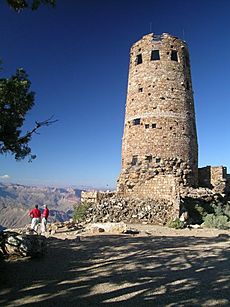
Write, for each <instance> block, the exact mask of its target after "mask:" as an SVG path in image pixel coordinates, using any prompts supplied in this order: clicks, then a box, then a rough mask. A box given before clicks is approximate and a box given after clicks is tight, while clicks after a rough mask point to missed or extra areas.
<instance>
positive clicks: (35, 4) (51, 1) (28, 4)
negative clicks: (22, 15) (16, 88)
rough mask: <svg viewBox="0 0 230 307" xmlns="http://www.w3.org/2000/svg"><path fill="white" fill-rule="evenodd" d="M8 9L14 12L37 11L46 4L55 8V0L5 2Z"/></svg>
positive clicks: (13, 0)
mask: <svg viewBox="0 0 230 307" xmlns="http://www.w3.org/2000/svg"><path fill="white" fill-rule="evenodd" d="M6 1H7V3H8V4H9V6H10V7H12V8H13V9H14V10H15V11H16V12H20V11H21V10H23V9H26V8H29V9H31V10H37V9H38V8H39V6H40V5H41V4H48V5H51V6H52V7H54V6H55V4H56V0H6Z"/></svg>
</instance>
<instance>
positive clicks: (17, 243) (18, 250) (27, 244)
mask: <svg viewBox="0 0 230 307" xmlns="http://www.w3.org/2000/svg"><path fill="white" fill-rule="evenodd" d="M0 237H1V249H2V252H3V253H4V254H6V255H18V256H22V257H39V256H42V255H43V254H44V253H45V252H46V238H45V237H44V236H40V235H27V234H19V233H17V232H8V231H6V232H3V233H1V235H0Z"/></svg>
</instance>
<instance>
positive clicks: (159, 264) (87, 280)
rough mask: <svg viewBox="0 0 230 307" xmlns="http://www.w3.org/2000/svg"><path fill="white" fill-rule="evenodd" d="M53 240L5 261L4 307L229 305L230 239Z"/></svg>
mask: <svg viewBox="0 0 230 307" xmlns="http://www.w3.org/2000/svg"><path fill="white" fill-rule="evenodd" d="M81 240H82V241H80V242H78V241H76V240H59V239H54V238H53V239H51V238H50V239H49V248H48V254H47V255H46V256H45V257H43V258H41V259H36V260H20V261H13V262H5V263H1V279H2V280H1V291H0V305H2V306H63V305H64V306H82V305H88V306H92V305H97V306H99V305H117V306H229V305H230V295H229V293H230V292H229V273H230V263H229V254H230V252H229V250H228V249H227V246H228V243H229V242H228V241H229V237H228V236H226V237H225V236H222V237H215V238H213V237H212V238H207V237H205V238H203V237H178V236H177V237H153V236H149V237H140V236H137V237H136V236H121V235H120V236H115V235H113V236H112V235H110V236H108V235H100V236H91V237H83V238H82V239H81Z"/></svg>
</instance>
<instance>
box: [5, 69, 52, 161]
mask: <svg viewBox="0 0 230 307" xmlns="http://www.w3.org/2000/svg"><path fill="white" fill-rule="evenodd" d="M30 84H31V83H30V80H29V79H28V76H27V74H26V72H25V71H24V70H23V69H18V70H17V71H16V74H15V75H13V76H11V77H10V78H9V79H7V78H2V79H0V154H3V153H12V154H13V155H14V156H15V159H16V160H21V159H24V158H25V157H26V156H29V157H30V160H32V159H34V158H35V157H36V156H35V155H32V154H31V149H30V147H29V145H28V143H29V141H30V140H31V137H32V135H33V134H34V133H37V130H38V129H39V128H40V127H42V126H48V125H50V124H52V123H53V122H55V121H54V120H53V121H52V118H50V119H48V120H45V121H43V122H36V123H35V127H34V128H33V129H32V130H30V131H28V132H27V133H25V134H24V135H21V132H22V131H21V128H22V126H23V123H24V120H25V115H26V114H27V112H28V111H29V110H30V109H31V108H32V107H33V105H34V92H32V91H30Z"/></svg>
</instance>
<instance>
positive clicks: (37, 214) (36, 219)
mask: <svg viewBox="0 0 230 307" xmlns="http://www.w3.org/2000/svg"><path fill="white" fill-rule="evenodd" d="M29 216H30V217H31V218H32V221H31V229H32V230H35V231H36V232H38V224H39V223H40V221H41V211H40V210H39V209H38V205H35V208H34V209H32V210H31V211H30V213H29Z"/></svg>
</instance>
